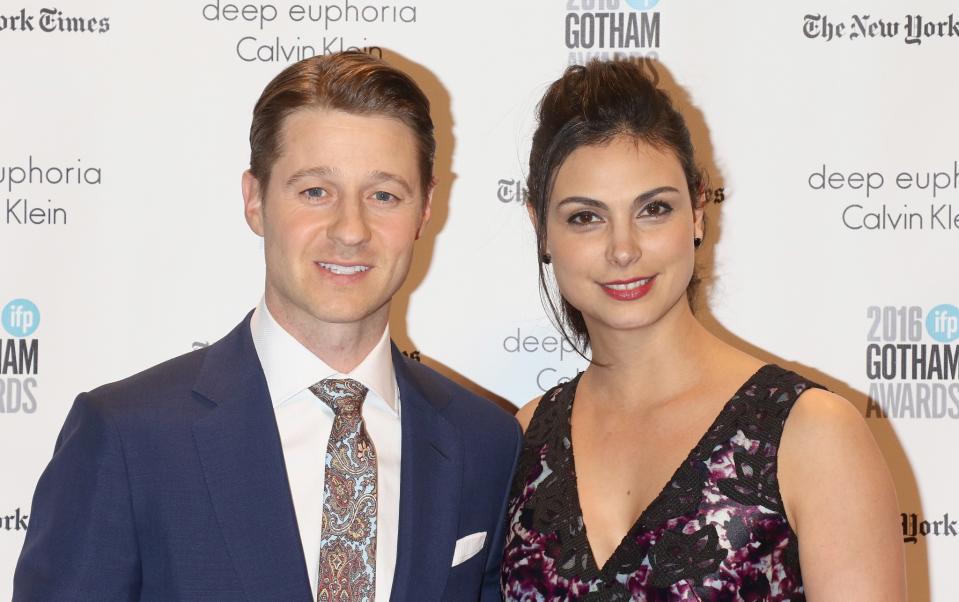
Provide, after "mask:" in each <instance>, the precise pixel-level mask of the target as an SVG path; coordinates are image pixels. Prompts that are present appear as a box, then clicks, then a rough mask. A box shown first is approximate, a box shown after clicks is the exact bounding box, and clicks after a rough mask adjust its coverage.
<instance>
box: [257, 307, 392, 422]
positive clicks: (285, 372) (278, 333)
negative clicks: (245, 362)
mask: <svg viewBox="0 0 959 602" xmlns="http://www.w3.org/2000/svg"><path fill="white" fill-rule="evenodd" d="M250 331H251V334H252V335H253V346H254V347H255V348H256V354H257V356H259V358H260V364H261V365H262V366H263V375H264V376H265V377H266V384H267V387H268V388H269V390H270V397H271V398H272V400H273V407H276V406H278V405H280V404H282V403H283V402H285V401H286V400H288V399H290V398H291V397H293V396H294V395H296V394H297V393H299V392H301V391H303V390H305V389H307V388H308V387H310V386H311V385H313V384H315V383H317V382H319V381H321V380H323V379H325V378H330V377H336V378H344V377H346V378H352V379H353V380H356V381H359V382H361V383H363V385H364V386H365V387H366V388H367V389H369V390H370V391H372V392H373V393H375V394H376V395H378V396H379V397H380V398H381V399H383V401H385V402H386V405H388V406H389V407H390V409H391V410H393V411H394V412H396V411H397V407H396V405H397V404H396V375H395V373H394V371H393V354H392V349H391V346H390V327H389V324H387V326H386V328H385V329H384V330H383V335H382V336H381V337H380V340H379V341H378V342H377V343H376V345H374V346H373V349H372V350H370V352H369V353H368V354H367V355H366V357H365V358H363V361H361V362H360V363H359V365H358V366H357V367H356V368H354V369H353V370H352V371H350V372H349V373H348V374H343V373H342V372H337V371H336V370H334V369H333V368H331V367H330V366H328V365H327V364H326V362H324V361H323V360H321V359H320V358H318V357H317V356H316V355H314V354H313V352H311V351H310V350H309V349H307V348H306V347H304V346H303V345H302V344H301V343H300V342H299V341H297V340H296V339H295V338H293V335H291V334H290V333H288V332H287V331H286V330H284V329H283V327H282V326H280V325H279V324H278V323H277V321H276V320H275V319H274V318H273V315H272V314H270V310H269V309H267V307H266V300H265V299H261V300H260V304H259V305H257V307H256V309H255V310H254V311H253V317H252V318H251V319H250Z"/></svg>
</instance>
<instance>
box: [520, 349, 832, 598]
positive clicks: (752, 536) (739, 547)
mask: <svg viewBox="0 0 959 602" xmlns="http://www.w3.org/2000/svg"><path fill="white" fill-rule="evenodd" d="M578 382H579V377H577V378H576V379H574V380H572V381H570V382H568V383H565V384H561V385H559V386H557V387H555V388H553V389H551V390H550V391H548V392H547V393H546V394H545V395H544V396H543V398H542V400H541V401H540V403H539V406H538V407H537V408H536V411H535V413H534V415H533V418H532V420H531V421H530V424H529V428H528V429H527V431H526V440H525V443H524V446H523V451H522V453H521V455H520V459H519V465H518V466H517V471H516V475H515V477H514V480H513V486H512V491H511V496H510V502H509V508H508V512H509V514H508V518H509V527H508V528H509V531H508V533H507V541H506V551H505V556H504V559H503V570H502V588H503V595H504V597H505V599H506V600H509V601H513V600H516V601H527V600H529V601H532V600H582V601H610V602H612V601H625V600H645V601H649V602H653V601H657V602H658V601H664V602H665V601H674V600H676V601H678V600H701V601H710V602H712V601H716V602H718V601H727V600H729V601H732V600H743V601H749V602H753V601H769V602H774V601H776V602H778V601H785V600H789V601H791V602H798V601H802V600H805V595H804V593H803V585H802V576H801V575H800V570H799V547H798V546H799V544H798V541H797V538H796V534H795V533H794V532H793V530H792V528H791V527H790V526H789V522H788V521H787V520H786V515H785V509H784V507H783V502H782V497H781V495H780V492H779V483H778V480H777V476H776V473H777V462H776V459H777V452H778V450H779V441H780V438H781V437H782V432H783V426H784V424H785V421H786V417H787V416H788V415H789V411H790V409H792V406H793V404H794V403H795V402H796V399H797V398H798V397H799V395H800V394H802V393H803V391H805V390H807V389H809V388H811V387H819V385H816V384H814V383H812V382H810V381H808V380H806V379H804V378H802V377H801V376H799V375H797V374H795V373H794V372H790V371H787V370H785V369H783V368H780V367H778V366H775V365H766V366H763V367H762V368H760V369H759V371H758V372H756V373H755V374H754V375H753V376H752V377H750V378H749V380H747V381H746V382H745V383H744V384H743V385H742V387H740V389H739V390H738V391H737V392H736V394H735V395H733V397H732V398H731V399H730V400H729V401H728V402H727V403H726V405H725V406H724V407H723V409H722V411H720V413H719V415H718V416H717V417H716V419H715V420H714V421H713V424H712V425H711V426H710V427H709V429H708V430H707V431H706V433H705V434H704V435H703V436H702V438H701V439H700V441H699V443H698V444H697V445H696V446H695V447H694V448H693V449H692V450H691V451H690V452H689V455H688V457H687V458H686V460H685V461H684V462H683V463H682V464H681V465H680V466H679V468H678V469H677V470H676V472H675V473H674V475H673V476H672V478H671V479H670V480H669V482H668V483H667V484H666V486H665V487H664V488H663V490H662V492H661V493H660V494H659V495H658V496H657V497H656V498H655V499H654V500H653V501H652V502H651V503H650V505H649V506H648V507H647V508H646V510H644V511H643V513H642V514H641V515H640V517H639V519H638V520H637V521H636V523H635V525H634V526H633V527H632V528H631V529H630V530H629V532H628V533H627V534H626V536H625V537H624V538H623V541H622V542H621V543H620V545H619V547H618V548H616V550H615V551H614V552H613V554H612V556H610V558H609V560H608V561H607V562H606V564H605V565H604V566H602V567H598V566H597V565H596V563H595V561H594V560H593V557H592V553H591V551H590V547H589V542H588V541H587V539H586V531H585V527H584V524H583V515H582V511H581V510H580V507H579V496H578V494H577V489H576V470H575V466H574V463H573V450H572V439H571V436H570V432H571V425H570V416H571V415H572V409H573V399H574V397H575V393H576V386H577V384H578Z"/></svg>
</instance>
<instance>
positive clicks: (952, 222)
mask: <svg viewBox="0 0 959 602" xmlns="http://www.w3.org/2000/svg"><path fill="white" fill-rule="evenodd" d="M251 1H255V2H257V4H256V5H251V8H246V9H244V8H243V2H242V0H241V1H240V3H239V4H230V3H227V2H223V1H222V0H221V1H220V2H216V0H214V2H213V3H210V2H204V1H201V0H189V1H188V0H181V1H179V2H174V3H156V2H154V3H147V2H143V1H132V0H127V1H124V2H120V1H106V0H73V1H72V2H70V3H61V4H57V5H56V6H54V4H48V3H45V2H38V1H36V0H20V2H19V3H13V4H10V3H8V6H5V7H3V8H2V9H0V67H2V78H3V82H4V86H3V92H2V94H0V192H2V194H0V253H2V257H3V262H2V268H0V269H2V272H0V273H2V276H3V277H2V284H0V309H2V311H3V313H2V318H3V322H2V325H3V330H0V358H2V364H0V408H2V412H0V458H2V466H3V468H2V473H0V479H2V480H0V598H3V599H7V598H9V596H10V593H11V590H12V587H11V581H12V575H13V570H14V567H15V564H16V559H17V556H18V554H19V551H20V547H21V545H22V542H23V537H24V529H25V526H26V524H28V522H29V516H28V515H29V512H30V509H29V508H30V500H31V495H32V492H33V488H34V486H35V484H36V480H37V478H38V476H39V474H40V472H41V470H42V469H43V467H44V465H45V464H46V462H47V460H48V459H49V457H50V454H51V452H52V449H53V445H54V441H55V439H56V435H57V432H58V430H59V427H60V425H61V424H62V422H63V419H64V418H65V416H66V413H67V410H68V409H69V407H70V404H71V403H72V400H73V398H74V397H75V395H76V394H77V393H78V392H80V391H84V390H88V389H90V388H92V387H94V386H96V385H98V384H101V383H104V382H107V381H111V380H116V379H119V378H122V377H124V376H127V375H129V374H132V373H133V372H136V371H139V370H141V369H143V368H145V367H147V366H150V365H152V364H154V363H157V362H159V361H161V360H163V359H166V358H168V357H171V356H173V355H178V354H181V353H184V352H188V351H190V350H191V349H192V348H193V347H194V346H199V345H203V344H206V343H208V342H212V341H214V340H216V339H217V338H219V337H220V336H222V335H223V334H224V333H226V332H227V331H228V330H229V329H230V328H231V327H232V326H233V325H234V324H235V323H236V322H238V321H239V320H240V319H241V318H242V317H243V315H244V314H245V313H246V312H247V311H248V310H249V309H250V308H251V307H253V306H254V305H255V304H256V302H257V301H258V299H259V296H260V294H261V290H262V279H263V268H262V263H263V262H262V248H261V245H260V242H259V239H258V238H256V237H255V236H254V235H253V234H252V233H251V232H250V231H249V230H248V228H247V227H246V224H245V222H244V221H243V217H242V210H241V197H240V188H239V182H240V173H241V172H242V171H243V169H245V167H246V166H247V161H248V156H249V150H248V143H247V135H248V130H249V120H250V115H251V111H252V107H253V104H254V102H255V101H256V99H257V97H258V95H259V93H260V91H261V90H262V88H263V86H264V85H265V84H266V83H267V82H268V81H269V80H270V79H271V78H272V77H273V76H274V75H275V74H276V73H278V72H279V70H280V69H281V68H282V67H284V66H285V65H286V64H288V63H289V62H291V61H292V60H296V59H297V58H301V57H302V56H305V55H310V54H313V53H322V52H324V51H333V50H339V49H340V48H341V45H342V46H344V47H346V46H358V47H364V48H366V49H368V51H370V52H372V53H380V52H382V54H383V56H384V58H385V59H387V60H388V61H390V62H392V63H394V64H396V65H398V66H400V67H401V68H403V69H406V70H407V71H409V72H410V73H411V74H413V75H414V76H415V77H416V79H417V80H418V81H419V82H420V83H421V84H422V85H423V86H424V88H425V89H426V90H427V91H428V93H429V95H430V96H431V98H432V101H433V103H434V116H435V119H436V122H437V126H438V138H439V142H440V149H439V155H440V157H439V159H438V162H437V171H438V176H439V178H440V190H439V192H438V195H437V199H436V208H435V209H434V221H433V223H432V225H431V233H430V234H429V236H427V238H426V239H425V240H424V241H422V242H423V244H422V245H421V247H420V248H419V249H418V257H417V260H416V265H415V266H414V268H413V273H412V274H411V278H410V282H409V283H408V285H407V286H406V287H405V288H404V290H403V292H402V294H401V295H400V296H399V297H398V298H397V300H396V302H395V306H394V312H393V313H394V316H393V332H394V334H395V335H396V340H397V343H398V344H399V345H400V347H401V349H403V350H404V351H406V352H409V353H415V352H419V354H420V356H421V357H422V361H424V362H425V363H428V364H430V365H433V366H434V367H437V368H439V369H440V370H442V371H444V372H446V373H447V374H450V375H453V376H454V377H456V378H458V379H460V380H461V381H464V382H466V381H468V382H469V383H472V385H471V386H474V387H475V388H478V389H481V390H485V391H486V392H487V394H488V395H489V396H492V397H496V398H498V399H499V400H500V401H501V402H502V403H513V404H522V403H523V402H525V401H526V400H528V399H529V398H531V397H534V396H536V395H538V394H540V393H541V392H542V390H543V389H545V388H548V387H549V386H551V385H552V384H555V383H556V382H557V381H558V379H560V378H568V377H571V376H573V375H574V374H575V373H576V371H577V369H580V368H582V366H583V362H582V360H580V359H578V358H577V357H576V355H575V354H573V353H569V352H568V351H567V350H564V349H563V348H561V347H558V346H557V340H558V338H557V336H556V333H555V331H554V330H553V328H552V327H551V326H550V324H549V322H548V320H547V319H546V318H545V314H544V312H543V309H542V307H541V305H540V301H539V295H538V292H537V282H536V263H535V250H534V244H533V236H532V231H531V228H530V226H529V224H528V220H527V217H526V212H525V211H524V210H523V207H522V205H521V203H520V202H518V201H519V197H520V196H521V186H519V185H518V184H517V182H518V181H520V180H522V179H523V178H524V177H525V166H524V163H525V161H524V158H525V157H526V156H527V153H528V149H529V138H530V135H531V133H532V130H533V127H534V123H533V110H534V107H535V103H536V101H537V100H538V98H539V97H540V95H541V94H542V93H543V91H544V89H545V87H546V85H547V84H548V83H549V82H551V81H552V80H554V79H555V78H556V77H558V76H559V75H560V74H561V73H562V71H563V69H564V68H565V67H566V66H567V65H568V64H569V63H571V62H582V61H585V60H587V59H589V58H591V57H593V56H609V55H611V54H612V53H614V52H619V53H622V54H627V55H629V56H632V57H634V58H636V59H637V60H642V57H646V58H650V59H652V58H655V59H658V60H659V62H656V63H647V66H648V67H649V68H650V69H651V72H653V73H655V76H656V77H657V78H658V79H659V81H660V83H661V85H663V86H664V87H666V88H667V89H668V90H670V91H671V92H672V93H673V94H674V97H675V98H676V100H677V102H678V103H679V104H680V106H681V107H682V108H683V110H684V112H685V113H686V115H687V119H688V120H689V122H690V125H691V126H692V129H693V130H694V135H695V138H696V143H697V149H698V150H699V151H700V153H701V157H700V160H701V161H702V163H703V164H704V165H705V166H706V167H707V168H708V170H709V172H710V176H711V181H712V186H713V188H721V189H722V196H723V197H724V198H725V201H724V202H722V203H721V204H719V203H712V204H711V205H710V208H709V217H710V220H711V221H710V227H709V231H708V235H707V246H706V247H705V250H704V252H703V266H702V269H703V271H704V273H705V275H706V276H707V278H708V281H709V285H710V286H709V287H708V288H709V291H708V295H706V297H705V299H704V301H705V303H704V304H703V307H701V308H700V310H699V313H700V315H701V316H702V318H703V319H704V320H705V321H706V322H707V323H708V324H709V326H710V328H711V329H713V330H714V331H715V332H716V333H718V334H719V335H720V336H721V337H723V338H724V339H726V340H729V341H732V342H734V343H736V344H738V345H740V346H741V347H743V348H745V349H747V350H748V351H750V352H752V353H755V354H757V355H759V356H760V357H763V358H765V359H768V360H770V361H776V362H779V363H781V364H785V365H787V366H789V367H791V368H794V369H797V370H800V371H802V372H804V373H805V374H806V375H808V376H810V377H811V378H813V379H814V380H818V381H820V382H822V383H823V384H826V385H828V386H829V387H830V388H832V389H833V390H835V391H837V392H839V393H841V394H843V395H845V396H846V397H848V398H849V399H850V400H851V401H852V402H853V403H854V404H856V405H857V406H858V407H859V408H861V409H862V411H863V414H864V416H867V421H868V423H869V425H870V427H871V428H872V430H873V432H874V433H875V435H876V437H877V439H878V441H879V443H880V445H881V447H882V449H883V452H884V453H885V455H886V458H887V460H888V462H889V463H890V466H891V467H892V470H893V473H894V476H895V479H896V484H897V488H898V492H899V497H900V503H901V505H902V510H903V513H904V516H903V521H904V522H903V528H904V538H905V540H906V541H907V543H906V550H907V560H908V563H909V579H910V591H911V598H910V599H912V600H928V599H935V600H942V601H946V600H954V599H957V598H959V586H957V585H956V583H955V580H954V579H950V570H951V569H952V570H953V572H954V567H955V566H956V564H957V562H959V537H957V534H956V522H955V519H959V501H957V497H959V496H957V494H959V485H957V484H956V481H955V479H954V478H952V477H950V476H949V475H950V474H954V470H953V468H952V466H953V464H952V463H953V462H954V459H953V456H955V454H956V453H957V452H959V444H957V443H956V442H955V438H954V433H955V431H956V427H957V422H956V421H957V418H959V377H957V374H956V372H957V369H956V361H959V360H957V358H959V345H957V343H959V340H957V336H959V332H957V329H956V324H957V323H959V309H956V307H955V306H956V305H959V285H957V284H956V281H955V276H954V275H955V273H956V270H955V267H954V264H955V258H956V257H957V254H959V190H957V189H959V173H957V172H959V164H957V161H959V146H957V144H956V140H957V139H959V120H957V119H956V118H955V110H956V109H955V107H956V106H959V84H957V80H956V78H955V77H954V68H955V56H956V49H957V48H959V12H957V11H956V8H955V6H954V4H953V3H952V2H947V1H945V0H941V1H932V0H916V1H913V2H910V3H908V7H907V6H906V5H905V3H901V2H893V1H891V0H883V1H881V2H880V1H876V0H857V1H841V2H840V1H837V0H832V1H830V2H825V1H819V2H812V3H809V2H805V3H798V4H797V3H772V2H763V1H760V0H749V1H746V0H741V1H738V2H707V1H706V0H551V1H547V0H535V1H531V2H513V1H509V0H485V1H482V2H479V1H473V2H450V1H441V0H336V1H333V0H330V1H325V2H324V1H321V2H295V1H291V0H251ZM261 2H262V4H261ZM297 5H298V6H301V7H302V10H301V9H297V8H296V7H295V6H297ZM650 5H651V6H650ZM291 9H292V10H293V12H292V13H291ZM270 17H273V19H272V20H269V19H270ZM297 18H299V19H300V20H296V19H297ZM620 22H621V23H622V24H623V26H622V27H618V24H619V23H620ZM633 24H635V27H636V29H635V30H632V29H631V25H633ZM78 29H82V31H77V30H78ZM631 31H635V32H636V35H635V36H632V37H630V36H629V35H627V34H629V33H630V32H631ZM618 32H623V33H618ZM600 34H602V36H601V35H600ZM601 38H602V40H601ZM307 46H309V47H312V49H310V48H304V47H307ZM870 345H874V346H875V347H872V348H870ZM567 349H568V348H567ZM870 349H871V350H870ZM914 358H918V359H915V360H914ZM873 359H875V361H871V360H873ZM914 368H915V372H914ZM870 395H871V396H872V397H871V398H870V397H868V396H870ZM847 510H848V511H849V512H856V511H857V509H856V508H855V507H850V508H848V509H847ZM953 517H955V519H954V518H953ZM936 521H938V523H937V522H936Z"/></svg>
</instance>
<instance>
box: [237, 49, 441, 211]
mask: <svg viewBox="0 0 959 602" xmlns="http://www.w3.org/2000/svg"><path fill="white" fill-rule="evenodd" d="M304 108H321V109H336V110H340V111H345V112H347V113H353V114H356V115H381V116H385V117H392V118H394V119H398V120H400V121H402V122H403V123H405V124H406V125H407V126H409V128H410V129H411V130H413V134H414V135H415V136H416V140H417V147H418V154H419V158H418V159H419V166H420V179H421V183H422V186H423V194H424V195H425V194H426V193H427V191H429V188H430V184H431V183H432V181H433V157H434V155H435V154H436V138H435V137H434V135H433V120H432V119H431V118H430V101H429V100H428V99H427V98H426V95H425V94H423V91H422V90H420V88H419V86H417V85H416V83H415V82H414V81H413V80H412V79H411V78H410V77H409V76H408V75H406V74H405V73H403V72H402V71H400V70H398V69H395V68H393V67H390V66H389V65H387V64H386V63H385V62H383V61H382V60H380V59H377V58H375V57H372V56H370V55H368V54H365V53H362V52H356V51H350V52H339V53H336V54H329V55H320V56H314V57H310V58H307V59H303V60H302V61H299V62H296V63H293V64H292V65H290V66H289V67H287V68H286V69H284V70H283V71H282V72H281V73H280V74H279V75H277V76H276V77H275V78H273V81H271V82H270V83H269V84H267V86H266V88H264V90H263V94H261V95H260V99H259V100H258V101H257V102H256V106H255V107H254V108H253V122H252V123H251V124H250V172H251V173H252V174H253V176H254V177H255V178H256V179H257V180H258V181H259V182H260V185H261V186H262V187H263V188H264V189H265V188H266V187H267V184H268V182H269V179H270V170H271V169H272V168H273V163H274V162H276V159H277V157H278V156H279V155H280V153H281V152H282V149H281V148H280V132H281V129H282V127H283V120H284V119H285V118H286V117H287V116H288V115H289V114H290V113H293V112H294V111H297V110H299V109H304Z"/></svg>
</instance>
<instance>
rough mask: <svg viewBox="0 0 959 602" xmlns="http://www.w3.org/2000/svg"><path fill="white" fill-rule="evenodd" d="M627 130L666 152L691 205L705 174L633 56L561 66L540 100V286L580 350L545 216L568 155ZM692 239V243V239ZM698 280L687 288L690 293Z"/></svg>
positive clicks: (536, 165) (532, 186) (535, 151)
mask: <svg viewBox="0 0 959 602" xmlns="http://www.w3.org/2000/svg"><path fill="white" fill-rule="evenodd" d="M618 136H628V137H632V138H635V139H636V140H640V141H642V142H645V143H647V144H649V145H651V146H653V147H655V148H658V149H660V150H663V151H664V150H669V151H671V152H672V153H673V154H674V155H675V156H676V158H677V159H679V163H680V165H682V168H683V173H684V174H685V175H686V184H687V186H688V187H689V197H690V199H692V202H693V203H694V204H695V203H696V202H697V199H698V198H699V196H700V194H701V192H702V191H703V190H704V186H705V176H704V174H703V172H702V171H701V170H700V169H699V168H698V167H697V166H696V163H695V160H694V158H693V143H692V141H691V140H690V136H689V129H688V128H687V127H686V122H685V120H684V119H683V116H682V115H680V114H679V111H677V110H676V109H675V108H674V107H673V103H672V101H671V100H670V98H669V96H668V95H667V94H666V93H665V92H663V91H662V90H660V89H658V88H657V87H656V85H655V84H654V83H653V82H652V81H651V80H650V79H649V77H648V76H647V75H645V74H644V72H643V66H642V64H640V63H637V62H630V61H599V60H595V61H591V62H589V63H588V64H586V65H585V66H583V65H574V66H571V67H569V68H568V69H566V72H565V73H564V74H563V76H562V77H561V78H559V79H558V80H556V81H555V82H553V84H552V85H550V87H549V89H548V90H547V91H546V94H545V95H544V96H543V99H542V100H541V101H540V103H539V124H538V126H537V128H536V132H535V133H534V134H533V145H532V148H531V149H530V153H529V176H528V177H527V180H526V187H527V192H528V194H527V201H526V202H527V203H529V204H530V206H531V207H532V208H533V214H534V216H535V224H536V243H537V244H536V246H537V251H538V253H537V255H538V257H539V280H540V290H541V292H542V294H543V297H544V301H545V302H546V304H547V305H549V309H550V311H551V312H552V313H553V316H554V317H555V319H556V323H557V325H558V326H559V327H560V329H561V330H562V332H563V334H564V335H565V336H566V337H567V338H568V339H569V340H570V343H572V344H573V345H574V346H575V347H576V348H577V349H579V350H580V352H581V353H584V352H585V350H586V348H588V347H589V333H588V332H587V331H586V322H585V321H584V320H583V314H582V313H580V311H579V310H578V309H576V308H575V307H573V306H572V305H570V304H569V302H568V301H567V300H566V299H565V298H563V297H562V296H560V299H561V300H562V311H560V310H559V309H558V308H557V306H556V303H555V301H554V298H553V295H552V294H551V292H550V286H549V284H548V283H547V280H546V268H545V267H544V263H543V258H544V254H545V253H546V234H547V233H546V222H547V220H546V217H547V209H548V205H549V197H550V195H551V194H552V191H553V184H554V183H555V181H556V174H557V172H558V171H559V168H560V166H562V164H563V162H564V161H565V160H566V158H567V157H569V155H570V153H572V152H573V151H574V150H576V149H577V148H579V147H581V146H588V145H601V144H605V143H608V142H610V141H612V140H613V138H616V137H618ZM689 244H693V241H692V240H690V241H689ZM698 281H699V280H698V278H697V277H696V275H695V274H693V278H692V280H691V281H690V283H689V287H688V288H687V294H691V293H692V291H693V289H694V288H695V286H696V284H697V283H698Z"/></svg>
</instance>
